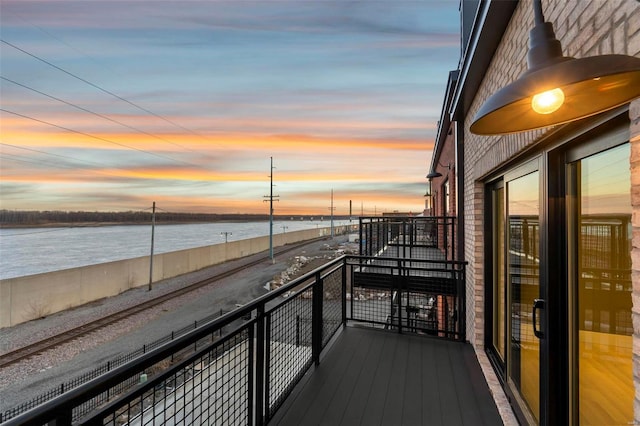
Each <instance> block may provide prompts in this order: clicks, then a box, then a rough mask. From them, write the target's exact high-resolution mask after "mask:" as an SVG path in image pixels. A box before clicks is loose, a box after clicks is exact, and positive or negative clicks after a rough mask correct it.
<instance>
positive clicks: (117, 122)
mask: <svg viewBox="0 0 640 426" xmlns="http://www.w3.org/2000/svg"><path fill="white" fill-rule="evenodd" d="M0 79H2V80H4V81H8V82H9V83H12V84H15V85H16V86H20V87H22V88H24V89H27V90H30V91H32V92H35V93H38V94H40V95H42V96H46V97H47V98H50V99H53V100H55V101H57V102H61V103H63V104H65V105H69V106H71V107H73V108H76V109H79V110H81V111H84V112H87V113H89V114H93V115H95V116H96V117H100V118H103V119H105V120H108V121H110V122H112V123H116V124H119V125H121V126H124V127H126V128H128V129H131V130H135V131H136V132H139V133H142V134H144V135H147V136H151V137H153V138H156V139H158V140H161V141H163V142H166V143H169V144H171V145H174V146H177V147H179V148H182V149H186V150H188V151H192V152H199V151H196V150H193V149H190V148H187V147H186V146H183V145H180V144H177V143H175V142H171V141H170V140H167V139H165V138H163V137H161V136H158V135H154V134H152V133H149V132H146V131H144V130H141V129H138V128H137V127H134V126H130V125H128V124H126V123H123V122H121V121H118V120H115V119H113V118H111V117H108V116H106V115H104V114H100V113H97V112H95V111H91V110H89V109H87V108H84V107H81V106H79V105H76V104H74V103H72V102H69V101H65V100H64V99H60V98H57V97H55V96H52V95H49V94H48V93H45V92H42V91H40V90H38V89H34V88H33V87H30V86H27V85H25V84H22V83H19V82H17V81H14V80H11V79H9V78H6V77H3V76H0Z"/></svg>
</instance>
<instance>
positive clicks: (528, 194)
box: [506, 171, 540, 421]
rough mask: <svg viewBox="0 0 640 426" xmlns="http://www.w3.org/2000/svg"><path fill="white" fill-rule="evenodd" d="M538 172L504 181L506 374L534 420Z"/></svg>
mask: <svg viewBox="0 0 640 426" xmlns="http://www.w3.org/2000/svg"><path fill="white" fill-rule="evenodd" d="M539 181H540V176H539V172H537V171H536V172H533V173H530V174H528V175H525V176H522V177H519V178H517V179H514V180H511V181H509V182H508V183H507V214H508V216H507V220H508V240H507V248H508V250H507V253H506V257H507V260H508V273H507V274H508V275H507V278H508V286H509V295H510V300H509V302H510V324H509V330H510V357H509V361H510V367H509V377H510V379H511V381H512V383H513V385H514V386H515V388H516V390H517V392H518V393H519V394H520V396H521V397H522V398H523V400H524V402H525V403H526V405H527V406H528V408H529V410H530V413H531V414H532V415H533V417H534V418H535V420H536V421H537V420H539V418H540V413H539V412H540V409H539V407H540V342H539V341H538V338H537V337H536V336H535V335H534V328H533V327H534V324H533V314H532V313H533V303H534V300H535V299H537V298H539V297H540V249H539V248H540V246H539V242H540V227H539V224H540V221H539V217H540V183H539Z"/></svg>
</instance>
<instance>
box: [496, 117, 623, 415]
mask: <svg viewBox="0 0 640 426" xmlns="http://www.w3.org/2000/svg"><path fill="white" fill-rule="evenodd" d="M628 108H629V107H628V105H627V106H623V107H620V108H618V109H616V110H613V111H610V112H608V113H604V114H601V115H599V116H597V117H595V118H592V119H587V120H583V121H582V122H579V123H577V124H574V125H571V126H565V127H561V128H560V129H558V130H556V131H553V132H550V133H549V134H548V135H547V136H545V137H543V138H542V139H541V140H540V141H539V143H538V144H536V148H535V149H530V150H527V152H526V153H523V154H522V156H521V157H518V158H516V159H514V160H512V161H509V162H508V163H506V165H505V166H504V168H502V169H500V170H498V171H496V172H494V173H492V174H490V175H489V176H488V177H487V179H486V180H484V182H485V214H484V219H485V220H484V231H485V235H487V236H491V237H490V238H493V209H494V206H493V198H492V191H493V190H494V189H495V188H497V185H504V187H505V214H506V211H507V208H506V202H507V196H508V194H507V191H506V187H507V185H506V183H507V182H508V181H509V180H511V179H513V178H515V176H517V175H522V174H521V173H520V170H522V167H527V166H526V165H527V164H529V163H530V162H532V161H534V162H535V161H536V160H537V161H539V163H538V170H539V171H540V178H541V180H540V198H539V200H540V210H539V213H540V231H539V232H540V277H539V279H540V297H541V298H542V299H544V300H545V309H544V310H543V311H542V312H541V315H540V317H541V321H542V323H541V324H540V327H541V330H542V331H543V333H544V335H545V338H543V339H540V424H543V425H548V424H572V423H571V422H574V421H575V419H576V417H575V414H574V413H572V410H573V409H575V407H576V406H577V404H575V403H574V402H573V401H571V398H572V391H571V386H572V381H573V380H575V378H574V377H571V375H570V372H571V370H570V367H571V365H570V362H572V361H571V359H572V358H571V357H572V355H571V352H570V351H575V349H574V348H573V347H572V345H573V343H571V342H570V337H571V336H570V331H571V330H572V328H570V327H571V326H572V324H571V315H570V312H572V311H571V310H570V309H571V305H570V300H571V294H570V289H569V284H568V283H569V276H568V274H569V270H570V268H569V267H570V264H569V263H570V261H571V259H570V258H569V256H567V250H568V249H569V247H568V245H569V244H568V231H569V229H568V228H569V226H568V217H567V215H568V206H567V201H566V198H565V195H566V194H567V184H568V182H567V165H568V163H570V161H569V160H572V159H577V158H583V157H586V156H588V155H591V154H593V153H597V152H601V151H604V150H606V149H608V148H611V147H613V146H616V145H620V144H621V143H624V142H625V141H629V126H630V122H629V114H628ZM625 135H626V136H625ZM616 141H617V142H616ZM505 224H506V218H505ZM505 226H506V225H505ZM551 236H553V238H552V237H551ZM486 243H487V244H485V251H484V254H485V256H484V266H485V273H484V277H485V283H486V285H485V303H484V307H485V312H486V313H487V315H486V319H485V326H484V328H485V339H484V340H485V351H486V353H487V355H488V358H489V360H490V362H491V364H492V366H493V368H494V370H495V371H496V375H497V377H498V378H499V380H500V382H501V384H502V386H503V388H504V390H505V393H506V394H507V397H508V398H509V400H510V401H511V402H512V407H513V409H514V412H515V414H516V417H517V418H518V420H519V421H520V422H521V423H523V424H527V423H530V422H531V421H532V418H531V416H530V415H529V414H528V413H526V409H524V410H523V408H522V407H521V403H522V398H521V396H520V395H518V394H517V392H514V389H513V388H512V387H511V386H509V384H508V379H507V376H508V374H507V371H508V369H509V366H508V365H506V364H508V362H509V360H508V356H507V357H506V359H505V363H502V362H501V361H500V357H499V355H498V354H497V353H496V351H495V350H494V349H493V312H494V310H493V261H494V258H493V242H491V243H490V244H489V240H488V239H487V240H486ZM506 243H507V242H505V249H506ZM505 277H506V275H505ZM505 285H506V286H507V287H509V285H508V282H507V283H505ZM507 291H509V290H508V289H507ZM509 303H510V300H509V298H507V299H506V305H507V306H506V307H505V308H507V307H508V306H509ZM508 315H509V314H508V313H505V316H506V318H507V319H506V322H507V330H506V332H505V339H507V341H506V342H505V345H507V351H506V352H507V353H508V352H509V349H508V344H509V340H508V339H509V336H510V330H509V325H508V323H509V322H510V321H509V319H508ZM573 353H575V352H573ZM514 402H515V403H514Z"/></svg>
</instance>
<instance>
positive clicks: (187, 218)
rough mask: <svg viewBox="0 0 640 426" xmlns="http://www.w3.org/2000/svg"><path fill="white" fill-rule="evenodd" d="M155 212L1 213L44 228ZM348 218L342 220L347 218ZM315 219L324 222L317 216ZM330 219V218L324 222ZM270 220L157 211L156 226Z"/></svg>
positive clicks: (133, 219) (147, 218) (16, 222)
mask: <svg viewBox="0 0 640 426" xmlns="http://www.w3.org/2000/svg"><path fill="white" fill-rule="evenodd" d="M151 214H152V213H151V210H145V211H126V212H85V211H62V210H47V211H29V210H0V226H4V227H7V226H42V225H52V224H56V225H57V224H71V225H73V224H105V223H114V224H116V223H117V224H139V223H150V222H151ZM274 218H276V219H278V220H290V219H297V220H300V219H305V220H309V219H312V218H313V217H312V216H308V215H305V216H299V215H298V216H289V215H276V216H274ZM344 218H347V219H348V217H338V216H336V217H335V219H344ZM315 219H316V220H318V219H320V218H319V217H318V216H315ZM327 219H329V217H328V216H325V217H324V220H327ZM260 220H269V215H268V214H242V213H233V214H217V213H172V212H165V211H160V212H158V211H156V223H207V222H222V221H241V222H248V221H260Z"/></svg>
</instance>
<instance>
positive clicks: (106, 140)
mask: <svg viewBox="0 0 640 426" xmlns="http://www.w3.org/2000/svg"><path fill="white" fill-rule="evenodd" d="M0 111H2V112H6V113H8V114H13V115H15V116H18V117H22V118H25V119H28V120H32V121H35V122H38V123H42V124H46V125H48V126H52V127H56V128H58V129H62V130H65V131H67V132H72V133H76V134H78V135H82V136H86V137H89V138H93V139H97V140H99V141H103V142H107V143H111V144H114V145H118V146H121V147H124V148H128V149H132V150H134V151H138V152H142V153H145V154H149V155H153V156H155V157H159V158H163V159H165V160H171V161H174V162H176V163H183V164H186V165H188V166H193V167H199V166H198V165H196V164H192V163H189V162H186V161H182V160H177V159H175V158H171V157H168V156H166V155H162V154H157V153H155V152H151V151H145V150H144V149H140V148H136V147H133V146H129V145H125V144H123V143H120V142H115V141H112V140H109V139H106V138H103V137H100V136H95V135H92V134H89V133H85V132H81V131H79V130H74V129H70V128H68V127H64V126H60V125H57V124H54V123H50V122H48V121H44V120H40V119H38V118H35V117H30V116H28V115H24V114H20V113H18V112H15V111H9V110H7V109H4V108H0Z"/></svg>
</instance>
